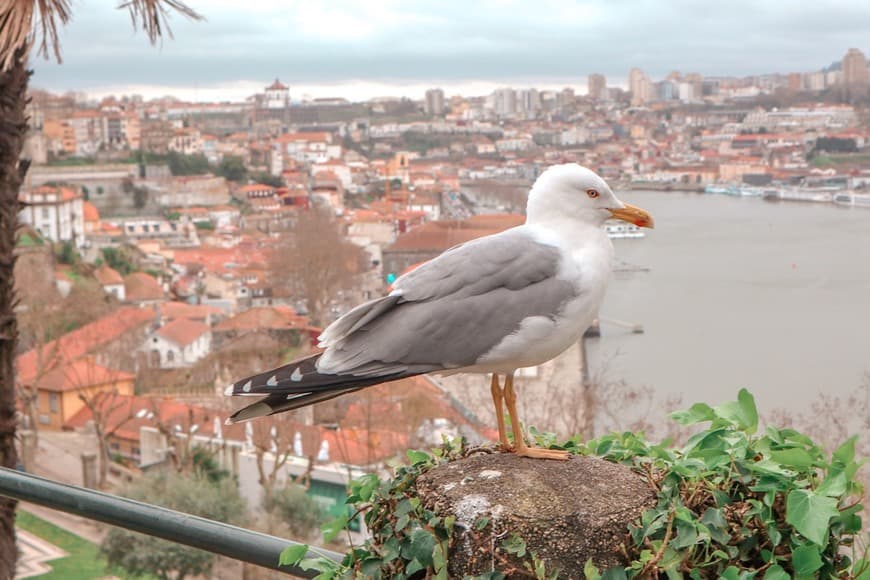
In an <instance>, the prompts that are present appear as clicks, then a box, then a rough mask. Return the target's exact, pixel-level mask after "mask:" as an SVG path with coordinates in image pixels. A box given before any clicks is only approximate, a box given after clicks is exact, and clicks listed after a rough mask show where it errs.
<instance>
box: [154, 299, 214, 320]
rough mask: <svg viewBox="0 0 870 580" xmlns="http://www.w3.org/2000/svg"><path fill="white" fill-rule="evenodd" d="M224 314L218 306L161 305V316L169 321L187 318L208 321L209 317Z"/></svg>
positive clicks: (173, 302)
mask: <svg viewBox="0 0 870 580" xmlns="http://www.w3.org/2000/svg"><path fill="white" fill-rule="evenodd" d="M222 312H223V310H221V309H220V308H217V307H216V306H206V305H205V304H188V303H187V302H178V301H172V302H164V303H163V304H161V305H160V314H161V315H163V317H164V318H166V319H167V320H173V319H175V318H187V319H190V320H203V321H204V320H206V319H208V318H209V317H214V316H218V315H220V314H221V313H222Z"/></svg>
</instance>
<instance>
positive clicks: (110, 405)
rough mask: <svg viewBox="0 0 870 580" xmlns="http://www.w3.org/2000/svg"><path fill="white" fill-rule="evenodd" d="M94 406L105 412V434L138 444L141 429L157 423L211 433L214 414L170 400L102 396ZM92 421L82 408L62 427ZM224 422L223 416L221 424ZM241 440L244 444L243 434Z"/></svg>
mask: <svg viewBox="0 0 870 580" xmlns="http://www.w3.org/2000/svg"><path fill="white" fill-rule="evenodd" d="M95 405H96V408H97V409H98V410H99V411H106V414H105V430H106V432H111V431H113V430H114V435H113V436H114V437H118V438H120V439H126V440H128V441H139V429H140V428H141V427H147V426H150V427H157V425H158V424H159V423H163V425H165V426H166V427H167V428H170V429H174V428H175V425H178V426H180V427H181V429H182V430H183V431H184V432H185V433H187V432H189V430H190V428H191V427H193V425H197V426H198V429H197V432H198V433H204V434H211V433H213V428H214V427H213V425H214V417H215V412H214V411H211V410H209V409H204V408H202V407H195V406H193V405H186V404H184V403H180V402H178V401H175V400H172V399H164V398H157V397H138V396H128V395H114V394H104V395H100V396H99V397H98V398H97V399H96V401H95ZM191 419H192V420H191ZM92 420H93V414H92V413H91V410H90V409H88V408H87V407H82V409H80V410H79V412H78V413H76V414H75V415H73V416H72V417H70V419H69V420H68V421H67V422H66V424H64V428H65V429H80V428H82V427H85V426H86V425H87V424H88V423H89V422H90V421H92ZM223 420H224V417H223V414H222V416H221V418H220V421H221V423H223ZM240 440H241V441H244V433H243V432H242V437H241V439H240Z"/></svg>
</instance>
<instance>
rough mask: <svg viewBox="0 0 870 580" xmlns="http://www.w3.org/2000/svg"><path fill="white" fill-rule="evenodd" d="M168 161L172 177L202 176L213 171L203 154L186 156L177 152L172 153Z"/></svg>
mask: <svg viewBox="0 0 870 580" xmlns="http://www.w3.org/2000/svg"><path fill="white" fill-rule="evenodd" d="M166 161H167V163H168V164H169V171H170V173H172V175H202V174H203V173H208V172H209V171H210V170H211V166H210V165H209V164H208V158H206V156H205V155H203V154H202V153H196V154H194V155H184V154H183V153H178V152H177V151H170V152H169V155H168V156H167V158H166Z"/></svg>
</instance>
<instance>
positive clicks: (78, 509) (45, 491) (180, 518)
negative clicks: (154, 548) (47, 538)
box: [0, 468, 344, 578]
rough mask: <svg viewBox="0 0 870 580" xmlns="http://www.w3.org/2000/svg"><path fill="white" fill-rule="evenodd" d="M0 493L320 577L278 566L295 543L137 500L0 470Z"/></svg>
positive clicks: (292, 570)
mask: <svg viewBox="0 0 870 580" xmlns="http://www.w3.org/2000/svg"><path fill="white" fill-rule="evenodd" d="M0 495H5V496H8V497H12V498H15V499H20V500H24V501H29V502H31V503H35V504H39V505H42V506H45V507H48V508H51V509H55V510H59V511H63V512H67V513H71V514H76V515H78V516H82V517H85V518H88V519H90V520H96V521H98V522H103V523H105V524H111V525H113V526H119V527H122V528H126V529H128V530H133V531H135V532H141V533H143V534H148V535H149V536H156V537H158V538H163V539H164V540H169V541H171V542H176V543H179V544H184V545H186V546H193V547H194V548H199V549H201V550H206V551H208V552H212V553H214V554H220V555H222V556H228V557H230V558H234V559H236V560H241V561H242V562H250V563H251V564H256V565H258V566H263V567H264V568H271V569H272V570H279V571H281V572H286V573H288V574H293V575H295V576H299V577H301V578H313V577H314V576H316V575H317V574H318V572H316V571H306V570H302V569H301V568H298V567H295V566H280V565H279V564H278V558H279V555H280V554H281V551H282V550H284V548H286V547H287V546H290V545H294V544H297V545H298V542H293V541H290V540H284V539H281V538H277V537H275V536H270V535H267V534H261V533H260V532H254V531H251V530H246V529H245V528H240V527H238V526H231V525H229V524H224V523H221V522H216V521H214V520H209V519H206V518H201V517H199V516H193V515H190V514H185V513H182V512H177V511H174V510H170V509H166V508H163V507H159V506H155V505H151V504H147V503H143V502H141V501H135V500H132V499H127V498H123V497H118V496H116V495H111V494H108V493H102V492H99V491H94V490H91V489H85V488H83V487H78V486H75V485H68V484H65V483H58V482H56V481H52V480H50V479H46V478H44V477H39V476H36V475H31V474H29V473H23V472H20V471H15V470H12V469H6V468H0ZM308 555H309V557H311V558H315V557H318V556H324V555H325V556H327V557H329V558H332V559H334V560H336V561H341V559H342V558H343V557H344V556H343V555H342V554H338V553H336V552H330V551H328V550H320V549H318V551H317V553H314V552H309V554H308Z"/></svg>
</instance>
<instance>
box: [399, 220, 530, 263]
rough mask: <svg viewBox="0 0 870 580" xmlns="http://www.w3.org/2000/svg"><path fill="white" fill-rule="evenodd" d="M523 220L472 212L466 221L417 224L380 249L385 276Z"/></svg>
mask: <svg viewBox="0 0 870 580" xmlns="http://www.w3.org/2000/svg"><path fill="white" fill-rule="evenodd" d="M524 221H525V218H524V217H523V216H521V215H511V214H492V215H476V216H473V217H470V218H468V219H466V220H442V221H432V222H427V223H424V224H422V225H420V226H417V227H415V228H413V229H411V230H410V231H408V232H406V233H404V234H402V235H400V236H399V237H398V238H396V241H395V242H393V243H392V244H391V245H390V246H389V247H387V248H384V251H383V256H384V273H385V275H390V274H393V275H395V276H399V275H401V274H402V273H403V272H405V271H406V270H408V269H409V268H411V267H413V266H415V265H417V264H419V263H421V262H426V261H428V260H431V259H432V258H434V257H435V256H437V255H438V254H440V253H441V252H443V251H444V250H447V249H448V248H452V247H453V246H456V245H458V244H462V243H465V242H467V241H469V240H473V239H476V238H480V237H483V236H488V235H490V234H496V233H498V232H500V231H503V230H506V229H508V228H511V227H514V226H518V225H520V224H522V223H523V222H524Z"/></svg>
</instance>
